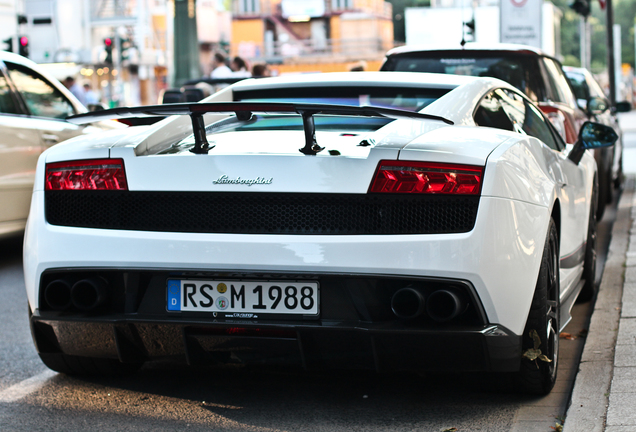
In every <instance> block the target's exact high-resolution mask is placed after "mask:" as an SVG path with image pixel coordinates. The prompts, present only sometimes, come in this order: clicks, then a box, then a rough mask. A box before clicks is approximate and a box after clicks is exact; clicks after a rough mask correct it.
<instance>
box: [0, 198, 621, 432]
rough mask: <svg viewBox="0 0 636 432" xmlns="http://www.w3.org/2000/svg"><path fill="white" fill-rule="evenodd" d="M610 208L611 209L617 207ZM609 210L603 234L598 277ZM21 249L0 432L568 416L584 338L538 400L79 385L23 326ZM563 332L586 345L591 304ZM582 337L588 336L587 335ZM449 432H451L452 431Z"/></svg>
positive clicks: (1, 344)
mask: <svg viewBox="0 0 636 432" xmlns="http://www.w3.org/2000/svg"><path fill="white" fill-rule="evenodd" d="M615 203H616V200H615V201H614V203H613V204H615ZM615 215H616V212H615V209H614V206H612V207H611V208H608V209H607V211H606V214H605V216H604V218H603V221H601V223H600V226H599V248H600V249H601V250H600V253H599V258H600V259H599V264H600V265H599V277H600V275H601V269H602V265H603V263H604V260H605V252H604V251H606V250H607V245H608V244H609V233H610V232H611V224H612V222H613V220H614V218H615V217H616V216H615ZM21 253H22V248H21V239H10V240H0V300H1V301H0V316H1V317H2V318H1V319H2V321H1V322H2V331H1V332H0V431H29V432H32V431H57V430H59V431H67V432H72V431H82V432H83V431H86V430H89V429H95V428H98V429H99V430H103V431H155V430H157V431H160V430H161V431H165V430H189V431H190V430H191V431H204V430H205V431H209V430H215V431H243V430H245V431H297V430H303V431H340V430H347V431H412V430H418V431H444V430H446V429H451V428H457V430H458V431H460V432H461V431H506V432H508V431H511V430H525V431H532V430H537V431H545V432H549V431H550V430H551V429H550V426H554V425H555V424H556V423H557V422H558V421H559V418H560V417H561V416H563V414H564V412H565V410H566V408H567V403H568V401H569V396H570V392H571V388H572V382H573V377H574V374H575V373H576V370H577V369H578V362H579V358H580V353H581V350H582V346H583V342H584V339H583V338H582V337H578V338H576V339H574V340H568V339H562V340H561V354H560V359H559V379H558V382H557V385H556V387H555V389H554V391H553V392H552V393H551V394H550V395H548V396H545V397H529V396H522V395H517V394H511V393H510V392H508V391H507V390H508V388H507V386H506V385H505V383H502V382H501V381H500V380H498V379H496V377H494V376H491V375H488V374H480V375H475V374H473V375H471V374H426V375H421V376H420V375H407V374H400V375H395V374H389V375H378V374H376V373H372V372H349V371H335V372H321V373H309V372H304V371H302V370H290V369H277V368H263V367H198V368H190V367H188V366H186V365H185V364H183V363H169V362H164V363H152V364H149V365H146V366H145V367H144V368H143V369H142V370H141V371H140V373H138V374H137V375H134V376H132V377H127V378H118V379H77V378H70V377H67V376H65V375H61V374H55V373H53V372H51V371H49V370H48V369H47V368H46V367H45V366H44V365H42V364H41V363H40V361H39V359H38V356H37V354H36V352H35V349H34V347H33V343H32V341H31V336H30V333H29V328H28V322H27V300H26V294H25V291H24V282H23V276H22V259H21ZM573 313H574V318H573V321H572V322H571V323H570V324H569V325H568V328H567V329H566V331H567V332H569V333H571V334H572V335H574V336H576V335H579V334H581V331H582V330H584V329H585V328H586V326H587V323H588V322H589V314H590V313H591V305H590V303H583V304H577V305H575V308H574V311H573ZM583 333H584V332H583ZM451 430H452V429H451Z"/></svg>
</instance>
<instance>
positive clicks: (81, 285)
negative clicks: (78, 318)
mask: <svg viewBox="0 0 636 432" xmlns="http://www.w3.org/2000/svg"><path fill="white" fill-rule="evenodd" d="M107 298H108V284H107V283H106V281H104V280H103V279H100V278H91V279H82V280H80V281H77V282H75V284H74V285H73V288H72V289H71V301H72V303H73V306H75V307H76V308H78V309H80V310H83V311H91V310H93V309H96V308H98V307H99V306H101V305H102V304H104V302H106V300H107Z"/></svg>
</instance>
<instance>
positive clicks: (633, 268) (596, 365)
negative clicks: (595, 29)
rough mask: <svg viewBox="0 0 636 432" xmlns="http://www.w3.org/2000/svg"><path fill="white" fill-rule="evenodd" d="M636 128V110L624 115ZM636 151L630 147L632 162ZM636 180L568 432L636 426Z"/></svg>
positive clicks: (628, 184) (618, 229) (625, 204)
mask: <svg viewBox="0 0 636 432" xmlns="http://www.w3.org/2000/svg"><path fill="white" fill-rule="evenodd" d="M620 122H621V126H622V128H623V132H624V133H625V134H635V133H636V111H632V112H630V113H626V114H623V115H621V117H620ZM635 156H636V154H635V153H633V152H630V151H627V152H624V153H623V157H624V158H626V157H627V158H629V159H630V160H629V161H627V160H626V162H628V163H627V164H626V165H629V166H635V165H634V164H636V160H631V159H632V158H634V157H635ZM635 185H636V179H635V177H634V173H633V172H627V179H626V181H625V188H624V190H623V193H622V196H621V200H620V202H619V204H618V214H617V217H616V222H615V224H614V228H613V230H612V240H611V244H610V250H609V255H608V259H607V263H606V265H605V270H604V274H603V280H602V282H601V286H600V289H599V293H598V297H597V299H596V303H595V306H594V313H593V315H592V319H591V322H590V328H589V332H588V336H587V340H586V343H585V348H584V349H583V355H582V357H581V364H580V367H579V372H578V374H577V376H576V380H575V383H574V389H573V392H572V400H571V403H570V406H569V408H568V410H567V414H566V417H565V424H564V428H563V431H564V432H596V431H598V432H628V431H629V432H633V431H636V194H635V193H634V192H635V187H636V186H635Z"/></svg>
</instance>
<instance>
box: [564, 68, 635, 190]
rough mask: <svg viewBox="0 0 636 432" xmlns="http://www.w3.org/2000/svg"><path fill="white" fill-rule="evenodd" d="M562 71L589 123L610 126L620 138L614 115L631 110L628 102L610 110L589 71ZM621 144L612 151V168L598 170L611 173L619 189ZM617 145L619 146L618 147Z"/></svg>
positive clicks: (618, 143)
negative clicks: (593, 122)
mask: <svg viewBox="0 0 636 432" xmlns="http://www.w3.org/2000/svg"><path fill="white" fill-rule="evenodd" d="M563 71H564V72H565V75H566V76H567V78H568V80H569V81H570V84H571V86H572V90H573V91H574V95H575V96H576V100H577V103H578V104H579V107H580V108H581V109H582V110H584V111H585V112H586V114H587V115H588V118H589V119H590V120H591V121H595V122H598V123H603V124H605V125H607V126H611V127H612V128H614V130H615V131H616V132H617V133H618V135H619V136H620V137H621V138H622V132H621V130H620V127H619V125H618V118H617V117H616V113H617V112H626V111H629V110H631V106H630V104H629V102H618V103H617V104H616V109H612V108H611V107H610V102H609V100H608V99H607V97H606V96H605V93H604V92H603V89H602V88H601V86H600V84H599V83H598V82H597V81H596V79H595V78H594V76H593V75H592V73H591V72H590V71H589V70H587V69H585V68H576V67H571V66H564V67H563ZM621 143H622V140H621V139H619V141H618V142H617V144H616V145H617V147H616V148H615V149H614V158H613V161H612V162H613V166H612V167H609V166H604V167H601V166H599V170H604V171H605V172H608V171H609V170H611V171H612V173H613V175H614V177H613V178H614V185H615V186H616V187H620V184H621V181H622V177H623V149H622V145H621ZM619 145H621V146H620V147H618V146H619ZM605 162H609V161H605ZM597 163H598V161H597Z"/></svg>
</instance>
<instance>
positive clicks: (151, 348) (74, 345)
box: [31, 311, 521, 372]
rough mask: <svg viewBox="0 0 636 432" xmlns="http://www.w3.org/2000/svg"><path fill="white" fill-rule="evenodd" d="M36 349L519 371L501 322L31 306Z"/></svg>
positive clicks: (516, 352)
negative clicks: (69, 310) (434, 323)
mask: <svg viewBox="0 0 636 432" xmlns="http://www.w3.org/2000/svg"><path fill="white" fill-rule="evenodd" d="M31 329H32V334H33V339H34V342H35V345H36V348H37V350H38V352H40V353H65V354H69V355H77V356H87V357H100V358H113V359H119V360H120V361H121V362H124V363H135V362H143V361H148V360H153V359H160V358H166V357H172V358H179V357H180V358H182V359H183V360H185V361H186V362H187V363H188V364H200V363H207V362H245V363H250V362H259V363H262V362H270V363H271V362H275V363H286V364H297V365H299V366H302V367H303V368H305V369H320V368H353V369H367V370H376V371H379V372H383V371H397V370H404V371H425V370H439V371H497V372H511V371H516V370H518V369H519V364H520V357H521V338H520V337H519V336H517V335H515V334H513V333H512V332H510V331H508V330H507V329H505V328H504V327H501V326H496V325H484V326H477V327H466V328H453V329H452V330H450V329H448V330H446V329H439V330H435V329H434V330H431V329H426V330H421V329H413V328H409V327H407V326H404V325H400V324H396V323H391V324H390V325H382V324H366V323H361V322H336V321H330V320H318V321H315V322H311V323H301V322H296V323H290V322H255V321H249V322H246V321H240V320H236V321H232V320H224V321H223V322H214V321H213V320H198V319H191V320H189V319H187V318H184V317H178V318H177V317H175V318H172V317H170V318H163V317H161V318H156V317H150V316H148V317H143V316H134V317H131V316H124V314H122V315H119V316H116V315H112V316H100V317H98V318H97V317H68V316H66V317H65V316H62V315H61V314H60V313H57V312H50V311H44V312H40V311H36V312H35V314H33V315H32V316H31Z"/></svg>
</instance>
